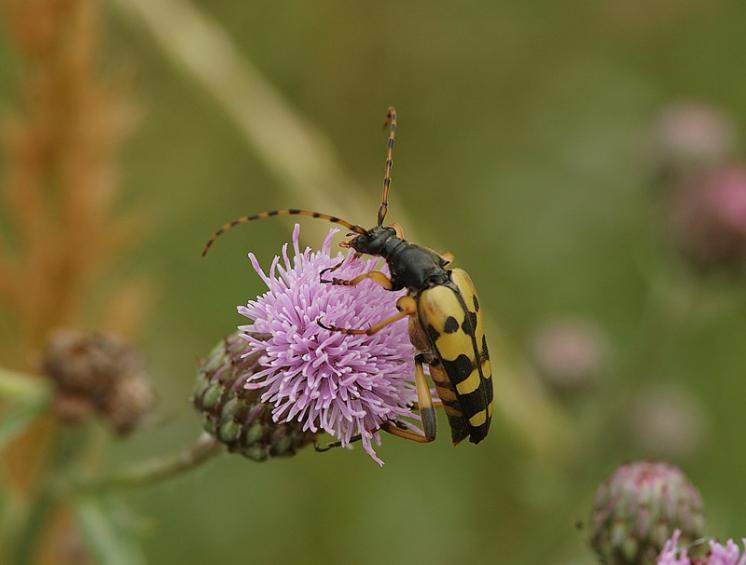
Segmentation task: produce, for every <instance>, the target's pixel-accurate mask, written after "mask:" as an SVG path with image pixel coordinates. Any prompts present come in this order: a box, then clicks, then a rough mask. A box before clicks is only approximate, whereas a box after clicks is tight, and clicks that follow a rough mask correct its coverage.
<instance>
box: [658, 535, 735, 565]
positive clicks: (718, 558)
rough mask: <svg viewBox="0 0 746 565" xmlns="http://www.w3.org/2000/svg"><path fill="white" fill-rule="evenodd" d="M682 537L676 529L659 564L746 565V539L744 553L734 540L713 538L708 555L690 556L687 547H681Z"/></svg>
mask: <svg viewBox="0 0 746 565" xmlns="http://www.w3.org/2000/svg"><path fill="white" fill-rule="evenodd" d="M680 537H681V531H680V530H676V531H675V532H674V533H673V535H672V536H671V539H669V540H668V541H667V542H666V544H665V545H664V546H663V551H661V554H660V555H659V556H658V561H657V565H746V539H744V540H742V542H743V544H744V552H743V553H741V549H740V548H739V547H738V546H737V545H736V544H735V543H734V542H733V540H730V539H729V540H728V541H727V542H726V543H725V545H723V544H721V543H719V542H717V541H714V540H711V541H710V542H709V546H710V547H709V552H708V554H707V556H705V557H690V556H689V551H688V550H687V548H686V547H684V548H679V539H680Z"/></svg>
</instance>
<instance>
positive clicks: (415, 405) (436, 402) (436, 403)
mask: <svg viewBox="0 0 746 565" xmlns="http://www.w3.org/2000/svg"><path fill="white" fill-rule="evenodd" d="M431 396H432V395H431ZM412 408H413V409H415V410H419V409H420V403H419V402H417V401H416V400H415V401H414V402H412ZM433 408H438V409H440V410H442V409H443V401H442V400H437V399H433Z"/></svg>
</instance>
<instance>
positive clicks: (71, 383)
mask: <svg viewBox="0 0 746 565" xmlns="http://www.w3.org/2000/svg"><path fill="white" fill-rule="evenodd" d="M42 368H43V370H44V372H45V373H46V374H47V376H48V377H49V378H50V379H52V381H53V382H54V384H55V387H56V389H57V394H56V398H55V412H56V413H57V416H58V417H59V418H60V419H62V420H63V421H66V422H77V421H80V420H83V419H85V418H87V417H88V416H90V415H92V414H94V413H96V414H98V415H99V416H100V417H101V418H102V419H104V420H105V421H106V422H107V423H108V424H109V425H110V427H111V428H112V429H113V431H114V432H115V433H116V434H118V435H126V434H128V433H129V432H131V431H132V430H133V429H134V428H135V427H136V425H137V424H138V423H139V422H140V421H141V420H142V418H143V417H144V416H145V415H146V414H147V413H148V411H149V410H150V408H151V407H152V404H153V400H154V396H153V391H152V389H151V387H150V379H149V378H148V375H147V374H146V372H145V370H144V367H143V362H142V360H141V359H140V357H139V356H138V355H137V354H136V352H135V351H134V350H133V349H132V348H130V347H128V346H127V345H125V344H124V343H123V342H122V341H120V340H119V339H118V338H116V337H115V336H112V335H106V334H102V333H97V332H93V333H90V332H82V331H78V330H73V329H60V330H57V331H55V332H54V333H53V334H52V335H51V337H50V340H49V344H48V345H47V348H46V350H45V352H44V356H43V358H42Z"/></svg>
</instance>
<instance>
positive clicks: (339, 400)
mask: <svg viewBox="0 0 746 565" xmlns="http://www.w3.org/2000/svg"><path fill="white" fill-rule="evenodd" d="M337 231H338V230H331V231H330V232H329V234H328V235H327V237H326V239H325V240H324V244H323V246H322V248H321V251H312V250H311V249H310V248H306V249H305V250H301V248H300V245H299V227H298V226H297V225H296V226H295V230H294V231H293V257H292V258H291V257H290V256H289V254H288V245H287V244H285V245H284V246H283V247H282V254H281V256H277V257H275V258H274V260H273V261H272V264H271V266H270V268H269V272H265V271H264V270H263V269H262V267H261V266H260V265H259V262H258V261H257V259H256V257H255V256H254V254H253V253H250V254H249V259H250V260H251V264H252V266H253V267H254V269H255V270H256V272H257V273H258V274H259V276H260V277H261V278H262V280H263V281H264V283H265V284H266V285H267V288H268V290H267V292H265V293H264V294H262V295H261V296H259V297H257V298H256V299H254V300H250V301H249V302H248V304H247V305H246V306H240V307H239V308H238V311H239V313H240V314H242V315H244V316H246V317H247V318H249V319H250V320H252V323H250V324H248V325H245V326H241V327H240V328H239V329H240V330H241V332H242V336H243V338H244V339H246V340H247V341H248V342H249V343H250V344H251V346H252V348H253V349H254V350H258V349H263V350H264V355H263V356H262V357H261V359H260V361H259V363H260V364H261V365H262V366H263V367H264V369H263V370H261V371H257V372H256V373H254V374H253V375H252V376H251V377H250V378H249V379H248V381H247V384H246V387H247V388H249V389H256V390H260V391H261V400H262V402H265V403H269V404H271V405H273V410H272V417H273V419H274V420H275V422H300V423H302V426H303V429H304V430H308V431H310V432H313V433H316V432H319V431H324V432H327V433H329V434H331V435H332V436H334V437H336V438H337V439H339V440H340V442H341V444H342V445H343V446H344V445H348V444H349V443H350V442H351V441H352V440H353V439H354V437H355V436H358V435H359V436H360V439H361V440H362V444H363V447H364V449H365V451H366V452H367V453H368V454H369V455H370V456H371V457H372V458H373V459H374V460H375V461H376V462H378V463H379V464H382V462H381V460H380V459H379V458H378V457H377V455H376V453H375V451H374V449H373V442H374V441H375V442H377V443H380V438H379V435H378V430H379V429H380V427H381V425H382V424H383V423H385V422H387V421H391V420H397V419H399V418H401V417H407V418H411V417H413V414H412V411H411V404H412V402H413V401H414V400H415V398H416V394H415V392H414V388H413V377H412V375H413V374H414V363H413V359H414V353H415V352H414V348H413V346H412V344H411V343H410V341H409V336H408V329H407V327H408V326H407V321H406V320H400V321H399V322H396V323H394V324H391V325H390V326H388V327H386V328H384V329H383V330H381V331H380V332H378V333H376V334H375V335H372V336H367V335H344V334H342V333H339V332H333V331H329V330H326V329H324V328H323V327H322V326H321V325H319V320H321V321H323V322H324V323H325V324H326V325H329V324H333V325H335V326H338V327H345V328H367V327H369V326H371V325H373V324H375V323H377V322H379V321H381V320H383V319H385V318H387V317H389V316H391V315H393V314H395V313H396V308H395V302H396V299H397V298H398V297H399V296H401V293H392V292H390V291H387V290H385V289H383V288H382V287H381V286H379V285H377V284H375V283H373V282H372V281H369V280H366V281H363V282H362V283H360V284H358V285H357V286H354V287H350V286H341V285H332V284H325V283H322V282H321V278H322V276H321V273H322V271H323V270H324V269H330V268H332V267H335V266H336V265H338V264H340V263H341V266H339V268H337V269H335V271H334V273H331V275H333V276H334V277H336V278H340V279H351V278H353V277H355V276H357V275H360V274H362V273H365V272H368V271H371V270H374V269H375V268H376V264H377V261H376V260H362V259H359V258H355V256H354V254H352V253H349V254H348V255H347V256H346V257H345V256H343V255H342V254H337V256H334V257H333V256H331V254H330V248H331V241H332V237H333V235H334V234H335V233H336V232H337ZM381 270H383V271H384V272H385V271H386V267H385V266H383V267H382V268H381ZM331 275H330V277H329V278H331ZM324 276H325V277H326V275H324ZM256 334H264V335H266V336H268V338H267V339H266V340H260V339H257V338H256V337H255V335H256Z"/></svg>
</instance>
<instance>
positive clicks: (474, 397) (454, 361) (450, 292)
mask: <svg viewBox="0 0 746 565" xmlns="http://www.w3.org/2000/svg"><path fill="white" fill-rule="evenodd" d="M448 273H449V274H450V281H449V282H447V283H445V284H441V285H437V286H433V287H430V288H427V289H425V290H423V291H421V292H419V293H418V295H417V317H418V321H419V323H420V325H421V327H422V329H423V330H424V333H425V335H426V336H427V338H428V341H429V342H430V345H431V347H432V350H433V352H434V353H435V354H436V356H437V358H436V359H434V360H433V362H431V363H430V376H431V378H432V379H433V383H434V384H435V388H436V390H437V392H438V396H439V397H440V399H441V401H442V402H443V406H444V408H445V411H446V414H447V415H448V421H449V423H450V425H451V435H452V439H453V442H454V443H458V442H459V441H461V440H462V439H464V438H465V437H466V436H469V440H470V441H471V442H472V443H478V442H479V441H481V440H482V439H483V438H484V437H485V436H486V435H487V431H488V430H489V427H490V420H491V419H492V395H493V392H492V370H491V368H490V358H489V352H488V349H487V339H486V337H485V335H484V322H483V320H482V314H481V312H480V311H479V299H478V298H477V294H476V290H475V289H474V283H473V282H472V280H471V278H470V277H469V275H468V274H467V273H466V271H464V270H462V269H454V270H452V271H448Z"/></svg>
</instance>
